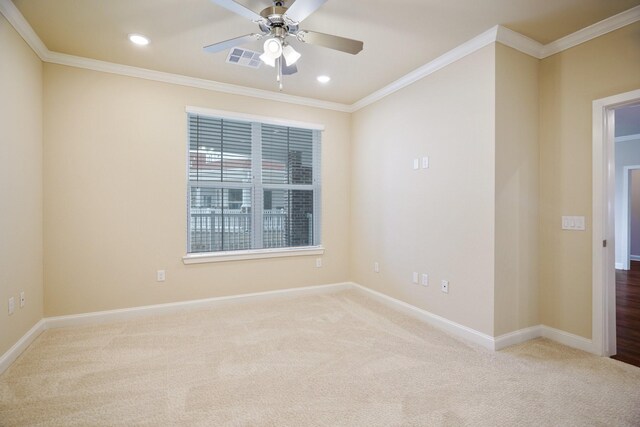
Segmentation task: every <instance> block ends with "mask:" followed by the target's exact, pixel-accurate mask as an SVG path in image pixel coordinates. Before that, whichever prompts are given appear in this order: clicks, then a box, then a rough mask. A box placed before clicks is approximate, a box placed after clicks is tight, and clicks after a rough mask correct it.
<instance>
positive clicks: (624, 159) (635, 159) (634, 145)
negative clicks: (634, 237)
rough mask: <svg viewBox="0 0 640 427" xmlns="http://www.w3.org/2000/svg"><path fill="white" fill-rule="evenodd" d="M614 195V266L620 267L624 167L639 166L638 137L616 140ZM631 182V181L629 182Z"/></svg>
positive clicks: (639, 144)
mask: <svg viewBox="0 0 640 427" xmlns="http://www.w3.org/2000/svg"><path fill="white" fill-rule="evenodd" d="M615 158H616V175H615V176H616V197H615V208H614V213H615V225H616V227H615V230H616V235H615V245H616V250H615V253H616V268H622V267H623V266H624V265H625V261H624V258H623V256H622V254H623V249H624V248H623V243H624V242H623V230H622V228H621V224H622V218H623V216H622V203H623V199H624V197H625V195H624V194H623V188H622V187H623V181H624V167H625V166H638V167H640V139H638V140H635V141H621V142H616V152H615ZM629 184H631V182H629Z"/></svg>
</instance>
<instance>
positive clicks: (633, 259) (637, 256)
mask: <svg viewBox="0 0 640 427" xmlns="http://www.w3.org/2000/svg"><path fill="white" fill-rule="evenodd" d="M629 259H630V260H631V261H640V255H629Z"/></svg>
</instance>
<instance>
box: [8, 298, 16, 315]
mask: <svg viewBox="0 0 640 427" xmlns="http://www.w3.org/2000/svg"><path fill="white" fill-rule="evenodd" d="M14 311H16V300H15V298H14V297H10V298H9V316H11V315H12V314H13V312H14Z"/></svg>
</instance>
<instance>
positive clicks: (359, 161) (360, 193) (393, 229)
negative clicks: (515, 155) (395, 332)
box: [350, 45, 495, 335]
mask: <svg viewBox="0 0 640 427" xmlns="http://www.w3.org/2000/svg"><path fill="white" fill-rule="evenodd" d="M494 68H495V48H494V46H493V45H492V46H488V47H486V48H483V49H481V50H480V51H478V52H475V53H473V54H472V55H469V56H467V57H465V58H463V59H461V60H459V61H457V62H455V63H454V64H452V65H449V66H448V67H445V68H443V69H441V70H439V71H437V72H436V73H434V74H432V75H430V76H428V77H425V78H424V79H421V80H419V81H417V82H416V83H413V84H412V85H410V86H408V87H406V88H404V89H402V90H400V91H398V92H396V93H394V94H392V95H390V96H388V97H386V98H384V99H382V100H381V101H379V102H376V103H375V104H373V105H370V106H368V107H366V108H364V109H362V110H359V111H358V112H356V113H354V114H353V124H352V129H353V130H352V152H351V171H352V173H351V189H352V190H351V218H352V221H351V235H350V239H351V248H352V251H351V263H350V264H351V277H352V278H353V279H354V280H355V281H356V282H358V283H360V284H362V285H364V286H367V287H370V288H373V289H375V290H377V291H380V292H383V293H385V294H387V295H390V296H392V297H394V298H398V299H400V300H403V301H406V302H408V303H410V304H412V305H414V306H417V307H420V308H423V309H426V310H428V311H430V312H432V313H435V314H437V315H440V316H443V317H445V318H447V319H450V320H452V321H454V322H458V323H460V324H463V325H465V326H468V327H471V328H473V329H476V330H478V331H481V332H484V333H486V334H490V335H492V334H493V282H494V271H493V269H494V262H493V253H494V197H493V195H494V154H495V153H494V122H495V117H494V104H495V72H494ZM422 156H429V158H430V167H429V169H420V170H417V171H416V170H413V168H412V160H413V159H414V158H416V157H422ZM375 261H378V262H379V263H380V273H377V274H376V273H374V272H373V263H374V262H375ZM414 271H416V272H420V273H428V274H429V277H430V284H429V286H428V287H426V288H425V287H423V286H420V285H415V284H413V283H412V277H411V276H412V272H414ZM442 279H446V280H449V281H450V290H449V293H448V294H444V293H442V292H441V291H440V280H442Z"/></svg>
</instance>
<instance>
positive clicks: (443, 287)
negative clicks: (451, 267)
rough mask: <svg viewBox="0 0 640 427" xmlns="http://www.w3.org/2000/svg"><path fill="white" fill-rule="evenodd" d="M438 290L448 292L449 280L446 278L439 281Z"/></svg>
mask: <svg viewBox="0 0 640 427" xmlns="http://www.w3.org/2000/svg"><path fill="white" fill-rule="evenodd" d="M440 290H441V291H442V292H444V293H445V294H448V293H449V281H448V280H443V281H441V282H440Z"/></svg>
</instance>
